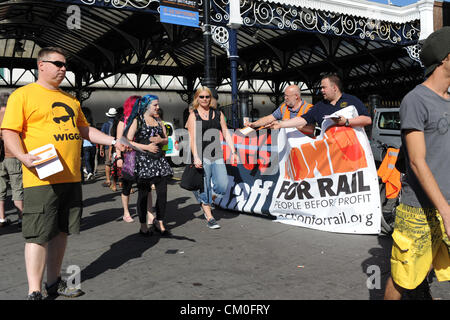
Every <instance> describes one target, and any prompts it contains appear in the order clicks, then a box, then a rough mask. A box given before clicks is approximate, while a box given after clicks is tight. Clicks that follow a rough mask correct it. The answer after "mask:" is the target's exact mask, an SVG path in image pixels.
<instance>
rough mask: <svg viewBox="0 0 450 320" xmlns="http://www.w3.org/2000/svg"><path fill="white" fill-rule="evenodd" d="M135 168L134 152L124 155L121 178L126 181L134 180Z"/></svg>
mask: <svg viewBox="0 0 450 320" xmlns="http://www.w3.org/2000/svg"><path fill="white" fill-rule="evenodd" d="M135 166H136V151H134V150H131V151H129V152H126V153H124V160H123V165H122V178H123V179H126V180H134V177H135V175H134V167H135Z"/></svg>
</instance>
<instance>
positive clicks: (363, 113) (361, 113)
mask: <svg viewBox="0 0 450 320" xmlns="http://www.w3.org/2000/svg"><path fill="white" fill-rule="evenodd" d="M320 87H321V92H322V95H323V98H324V100H322V101H320V102H319V103H317V104H315V105H314V107H313V108H311V110H310V111H308V112H307V113H306V114H304V115H302V116H301V117H295V118H292V119H290V120H284V121H281V122H278V123H277V122H272V123H271V124H270V128H271V129H280V128H297V129H299V130H303V128H304V127H305V126H307V125H309V126H310V125H314V124H315V123H317V124H319V125H320V124H321V123H322V121H323V119H324V116H327V115H331V114H333V113H334V112H336V111H338V110H340V109H342V108H345V107H348V106H351V105H353V106H355V108H356V110H357V111H358V116H357V117H355V118H353V119H346V118H344V117H342V116H340V117H336V118H331V119H332V120H333V121H334V122H336V124H337V125H339V126H346V127H364V126H367V125H370V124H371V123H372V119H371V118H370V116H369V113H368V111H367V108H366V107H365V106H364V104H363V103H362V102H361V100H359V99H358V98H357V97H355V96H352V95H349V94H346V93H343V92H342V81H341V79H340V78H339V77H338V76H337V75H335V74H329V75H326V76H324V77H323V78H322V81H321V86H320Z"/></svg>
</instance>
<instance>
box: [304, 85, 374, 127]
mask: <svg viewBox="0 0 450 320" xmlns="http://www.w3.org/2000/svg"><path fill="white" fill-rule="evenodd" d="M352 105H353V106H355V108H356V110H358V114H359V115H360V116H368V117H369V112H368V111H367V108H366V106H365V105H364V103H362V101H361V100H359V99H358V98H357V97H355V96H352V95H350V94H346V93H343V94H342V96H341V97H340V98H339V100H338V101H337V102H336V104H335V105H333V104H331V103H330V102H329V101H328V100H322V101H320V102H318V103H316V104H315V105H314V106H313V107H312V108H311V109H310V110H309V111H308V112H307V113H306V114H304V115H302V118H303V119H305V120H306V122H307V123H308V124H311V123H317V124H319V125H320V124H321V123H322V121H323V117H324V116H326V115H330V114H332V113H335V112H336V111H338V110H340V109H342V108H346V107H348V106H352Z"/></svg>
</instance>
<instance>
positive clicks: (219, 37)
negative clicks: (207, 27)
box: [211, 26, 230, 56]
mask: <svg viewBox="0 0 450 320" xmlns="http://www.w3.org/2000/svg"><path fill="white" fill-rule="evenodd" d="M211 33H212V39H213V40H214V42H215V43H217V44H218V45H219V46H220V47H221V48H222V49H224V50H225V51H226V52H227V55H228V56H230V44H229V41H228V40H229V38H230V35H229V33H228V30H227V28H225V27H221V26H211Z"/></svg>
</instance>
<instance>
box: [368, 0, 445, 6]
mask: <svg viewBox="0 0 450 320" xmlns="http://www.w3.org/2000/svg"><path fill="white" fill-rule="evenodd" d="M369 1H374V2H379V3H384V4H387V3H388V0H369ZM417 1H418V0H391V3H392V4H395V5H397V6H407V5H408V4H411V3H415V2H417ZM445 1H447V2H450V0H445Z"/></svg>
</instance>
